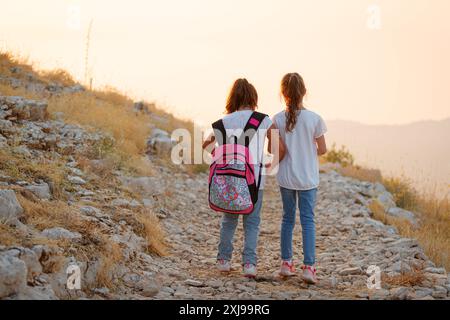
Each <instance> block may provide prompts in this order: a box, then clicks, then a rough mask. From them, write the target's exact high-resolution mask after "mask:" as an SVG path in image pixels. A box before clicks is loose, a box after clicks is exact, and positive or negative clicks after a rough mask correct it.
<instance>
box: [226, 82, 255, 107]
mask: <svg viewBox="0 0 450 320" xmlns="http://www.w3.org/2000/svg"><path fill="white" fill-rule="evenodd" d="M257 105H258V93H257V92H256V89H255V87H254V86H253V85H252V84H251V83H249V82H248V81H247V79H238V80H236V81H235V82H234V84H233V86H232V87H231V90H230V94H229V95H228V99H227V105H226V107H225V113H226V114H230V113H233V112H235V111H238V110H239V109H240V108H242V107H248V108H252V109H256V107H257Z"/></svg>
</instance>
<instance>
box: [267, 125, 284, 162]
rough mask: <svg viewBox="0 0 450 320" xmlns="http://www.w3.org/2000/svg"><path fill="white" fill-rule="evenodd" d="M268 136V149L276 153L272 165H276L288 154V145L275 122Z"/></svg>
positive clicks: (273, 153)
mask: <svg viewBox="0 0 450 320" xmlns="http://www.w3.org/2000/svg"><path fill="white" fill-rule="evenodd" d="M267 138H268V140H269V145H268V150H267V151H268V152H269V153H270V154H272V155H274V157H273V161H272V164H271V165H270V166H272V167H276V166H277V165H278V164H279V163H280V162H281V161H282V160H283V159H284V157H285V156H286V151H287V150H286V145H285V144H284V142H283V140H282V139H281V137H280V135H279V131H278V128H277V126H276V125H275V124H272V126H271V127H270V128H269V130H268V131H267Z"/></svg>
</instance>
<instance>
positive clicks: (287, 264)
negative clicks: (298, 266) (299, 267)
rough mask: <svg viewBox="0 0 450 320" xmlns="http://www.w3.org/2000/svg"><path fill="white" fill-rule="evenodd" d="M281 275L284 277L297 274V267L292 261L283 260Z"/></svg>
mask: <svg viewBox="0 0 450 320" xmlns="http://www.w3.org/2000/svg"><path fill="white" fill-rule="evenodd" d="M280 276H282V277H293V276H295V267H294V263H293V262H292V261H283V262H282V263H281V268H280Z"/></svg>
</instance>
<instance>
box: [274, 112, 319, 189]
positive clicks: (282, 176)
mask: <svg viewBox="0 0 450 320" xmlns="http://www.w3.org/2000/svg"><path fill="white" fill-rule="evenodd" d="M273 122H274V123H275V125H276V126H277V127H278V129H279V130H280V136H281V138H282V139H283V141H284V142H285V144H286V147H287V152H286V156H285V158H284V159H283V161H281V163H280V167H279V170H278V174H277V180H278V184H279V185H280V186H281V187H283V188H286V189H291V190H311V189H315V188H317V187H318V186H319V160H318V156H317V144H316V139H317V138H320V137H321V136H323V135H324V134H325V133H326V132H327V127H326V125H325V122H324V121H323V119H322V118H321V117H320V116H319V115H318V114H316V113H314V112H312V111H309V110H305V109H303V110H302V111H301V112H300V111H299V113H298V114H297V124H296V126H295V128H294V130H293V131H292V132H286V112H285V111H283V112H280V113H278V114H276V115H275V116H274V117H273Z"/></svg>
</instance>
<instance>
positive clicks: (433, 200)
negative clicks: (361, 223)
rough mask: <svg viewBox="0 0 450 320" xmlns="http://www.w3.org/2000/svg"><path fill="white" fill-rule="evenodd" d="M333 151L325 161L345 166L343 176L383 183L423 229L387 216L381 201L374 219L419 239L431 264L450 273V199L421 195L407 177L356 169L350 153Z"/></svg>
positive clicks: (403, 220)
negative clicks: (433, 263) (386, 175)
mask: <svg viewBox="0 0 450 320" xmlns="http://www.w3.org/2000/svg"><path fill="white" fill-rule="evenodd" d="M333 150H334V151H333V153H332V155H331V156H329V155H328V158H326V159H325V160H328V161H330V160H333V162H334V163H341V164H343V167H342V168H341V169H339V172H340V173H341V174H343V175H345V176H348V177H351V178H354V179H358V180H362V181H369V182H372V183H375V182H380V183H382V184H383V185H384V186H385V187H386V189H387V190H388V191H389V192H390V193H391V194H392V195H393V197H394V200H395V203H396V205H397V206H398V207H400V208H403V209H406V210H409V211H412V212H414V213H416V215H417V217H418V218H419V225H418V227H417V228H414V227H413V226H412V225H411V223H410V222H409V221H408V220H406V219H399V218H395V217H392V216H389V215H387V214H386V212H385V211H384V209H383V207H382V206H381V204H379V203H378V202H377V201H373V202H372V204H371V205H370V209H371V210H372V212H373V215H374V218H375V219H377V220H379V221H381V222H383V223H385V224H388V225H392V226H395V227H396V228H397V229H398V231H399V233H400V234H401V235H403V236H406V237H410V238H415V239H417V240H418V241H419V243H420V245H421V246H422V247H423V249H424V250H425V253H426V254H427V255H428V257H429V258H430V259H431V260H433V261H434V262H435V263H436V264H437V265H439V266H443V267H445V268H446V269H447V270H450V201H449V197H448V195H447V196H445V197H442V196H438V195H437V194H436V193H433V192H430V193H428V194H424V193H419V192H418V191H417V190H416V189H415V188H414V186H413V183H412V182H411V181H410V180H409V179H408V178H406V177H404V176H400V177H388V178H384V177H383V176H382V175H381V173H380V171H379V170H375V169H367V168H363V167H360V166H357V165H354V164H353V156H351V155H350V154H349V152H348V150H347V149H345V148H341V149H340V150H337V149H336V148H335V147H333ZM344 164H345V165H344Z"/></svg>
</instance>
